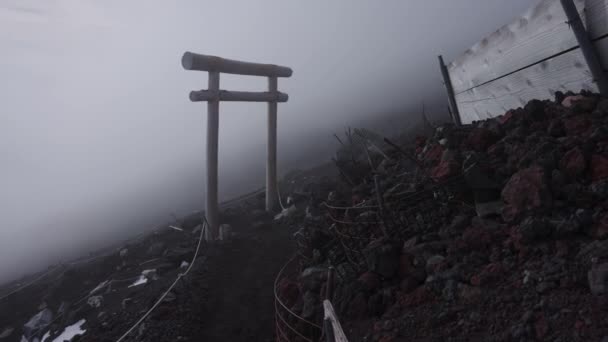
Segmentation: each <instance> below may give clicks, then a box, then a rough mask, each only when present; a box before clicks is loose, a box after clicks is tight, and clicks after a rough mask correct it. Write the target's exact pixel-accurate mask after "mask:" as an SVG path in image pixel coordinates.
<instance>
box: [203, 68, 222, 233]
mask: <svg viewBox="0 0 608 342" xmlns="http://www.w3.org/2000/svg"><path fill="white" fill-rule="evenodd" d="M219 90H220V73H219V72H218V71H210V72H209V91H211V92H215V93H219ZM219 108H220V101H219V96H218V97H217V98H216V99H214V100H211V101H208V102H207V210H206V211H207V221H208V222H209V229H208V231H207V237H206V238H207V240H215V239H216V238H217V235H218V229H219V205H218V195H217V194H218V180H217V175H218V157H217V156H218V130H219V121H220V117H219V111H220V109H219Z"/></svg>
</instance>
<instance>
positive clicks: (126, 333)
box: [116, 219, 209, 342]
mask: <svg viewBox="0 0 608 342" xmlns="http://www.w3.org/2000/svg"><path fill="white" fill-rule="evenodd" d="M208 224H209V223H208V222H207V219H205V225H203V229H201V235H200V236H199V238H198V245H197V246H196V251H195V252H194V256H193V257H192V261H191V262H190V265H189V266H188V268H187V269H186V271H185V272H184V273H180V274H178V275H177V278H175V281H174V282H173V284H171V286H169V288H168V289H167V291H165V292H164V293H163V294H162V295H161V296H160V298H158V300H157V301H156V303H154V305H152V307H151V308H150V310H148V311H147V312H146V313H145V314H144V315H143V316H142V317H141V318H140V319H139V320H138V321H137V322H135V324H133V326H132V327H131V328H130V329H129V330H127V332H125V333H124V334H123V335H122V336H121V337H120V338H119V339H118V340H116V342H121V341H122V340H124V339H125V338H126V337H127V336H129V334H130V333H131V332H133V330H134V329H135V328H137V326H139V325H140V324H141V322H143V321H144V320H145V319H146V317H148V316H149V315H150V314H151V313H152V311H154V309H156V307H157V306H158V305H159V304H160V303H161V302H162V301H163V299H165V297H166V296H167V295H168V294H169V292H171V290H173V288H174V287H175V285H176V284H177V282H178V281H179V280H180V279H181V278H182V277H183V276H185V275H187V274H188V272H190V269H192V266H193V265H194V261H195V260H196V257H197V256H198V252H199V250H200V247H201V242H202V241H203V236H205V235H204V232H205V229H206V227H207V225H208Z"/></svg>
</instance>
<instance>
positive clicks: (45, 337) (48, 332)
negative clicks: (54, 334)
mask: <svg viewBox="0 0 608 342" xmlns="http://www.w3.org/2000/svg"><path fill="white" fill-rule="evenodd" d="M49 336H51V331H50V330H49V331H47V332H46V333H45V334H44V336H42V340H40V341H41V342H44V341H46V339H47V338H49Z"/></svg>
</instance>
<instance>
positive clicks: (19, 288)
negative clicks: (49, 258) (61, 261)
mask: <svg viewBox="0 0 608 342" xmlns="http://www.w3.org/2000/svg"><path fill="white" fill-rule="evenodd" d="M59 268H60V267H59V266H57V267H54V268H52V269H50V270H48V271H46V272H44V273H43V274H42V275H40V276H39V277H37V278H36V279H34V280H32V281H30V282H29V283H26V284H24V285H22V286H19V287H18V288H16V289H14V290H13V291H11V292H9V293H7V294H5V295H4V296H2V297H0V301H1V300H3V299H5V298H8V297H10V296H11V295H13V294H15V293H17V292H19V291H21V290H23V289H25V288H27V287H29V286H32V285H34V284H36V283H37V282H39V281H40V280H42V279H44V278H45V277H46V276H48V275H49V274H51V273H53V272H54V271H56V270H58V269H59Z"/></svg>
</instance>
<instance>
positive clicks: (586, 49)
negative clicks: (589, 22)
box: [561, 0, 608, 96]
mask: <svg viewBox="0 0 608 342" xmlns="http://www.w3.org/2000/svg"><path fill="white" fill-rule="evenodd" d="M561 3H562V7H563V8H564V12H566V16H567V17H568V24H570V27H571V28H572V31H573V32H574V36H575V37H576V40H577V41H578V45H579V46H580V47H581V51H582V52H583V57H584V58H585V61H586V62H587V66H588V67H589V71H591V75H592V76H593V81H594V82H595V83H596V84H597V88H598V89H599V91H600V94H602V95H604V96H606V95H608V78H607V77H606V74H605V73H604V68H603V67H602V64H601V63H600V59H599V57H598V56H597V53H596V51H595V48H594V47H593V43H592V42H591V38H590V37H589V34H588V33H587V30H586V29H585V25H583V21H582V20H581V16H580V14H578V10H577V9H576V5H575V4H574V2H573V1H572V0H561Z"/></svg>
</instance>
